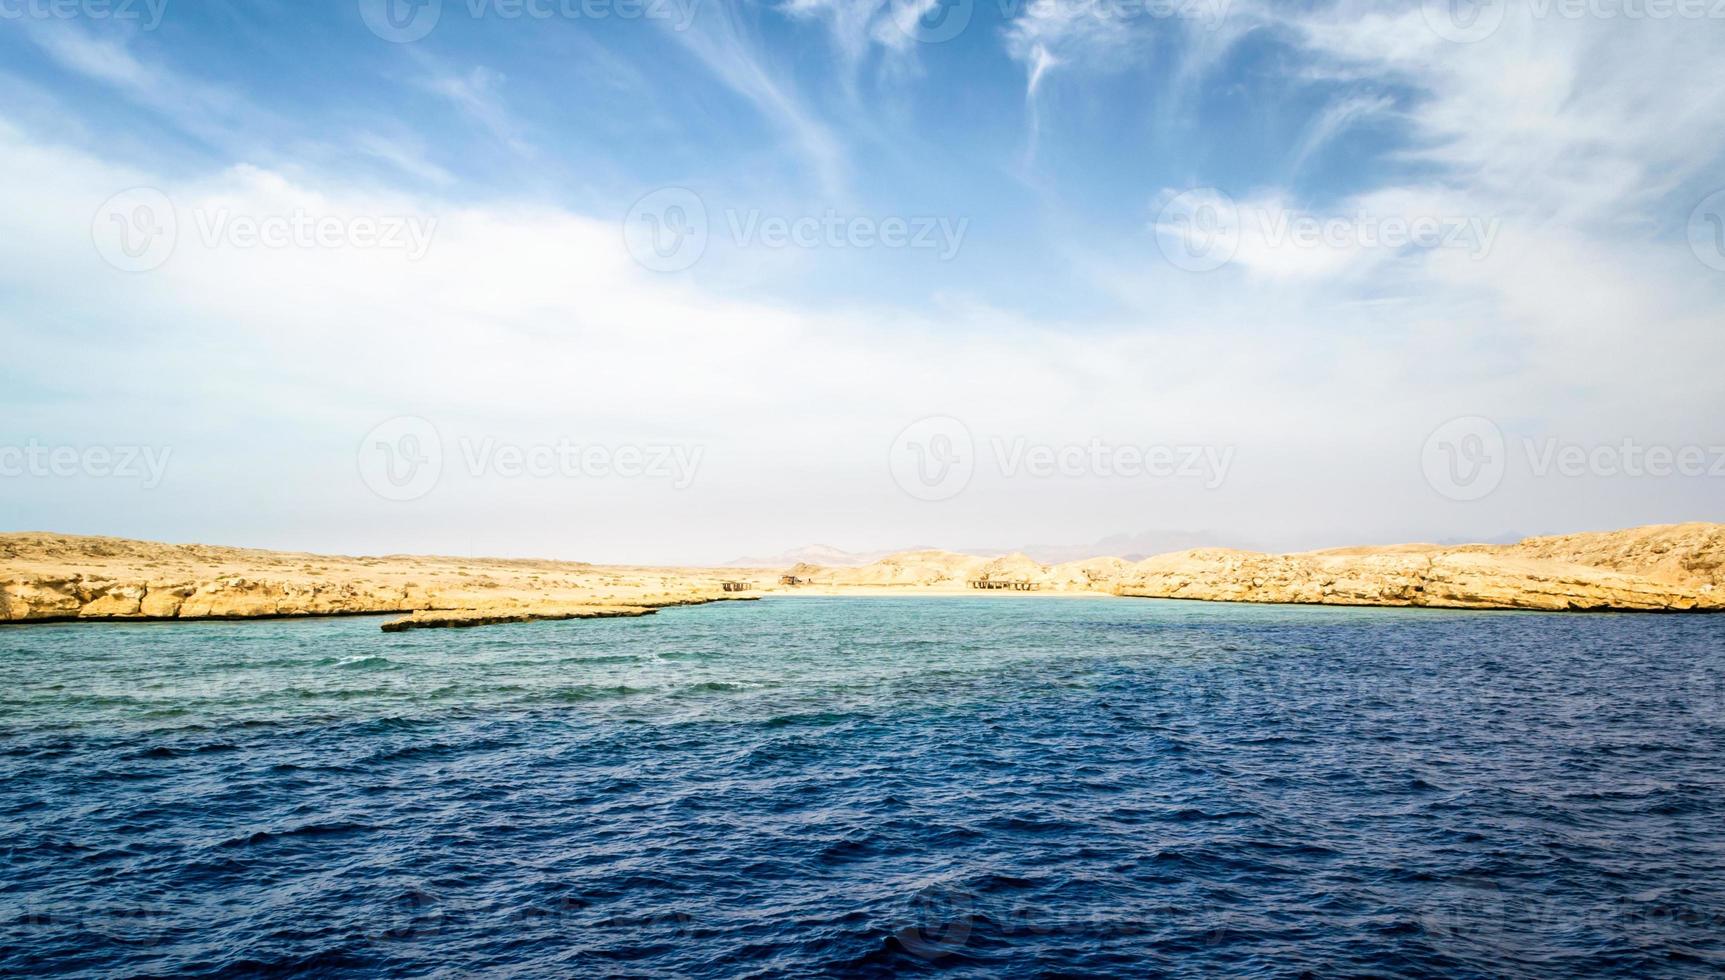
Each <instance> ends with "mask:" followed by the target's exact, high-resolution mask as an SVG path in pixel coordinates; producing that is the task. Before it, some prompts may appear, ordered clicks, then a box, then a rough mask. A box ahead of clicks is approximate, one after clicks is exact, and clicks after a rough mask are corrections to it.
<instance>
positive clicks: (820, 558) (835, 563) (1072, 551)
mask: <svg viewBox="0 0 1725 980" xmlns="http://www.w3.org/2000/svg"><path fill="white" fill-rule="evenodd" d="M1193 548H1239V549H1241V550H1244V551H1262V550H1264V549H1262V548H1260V547H1258V546H1256V545H1253V544H1251V543H1249V542H1242V541H1239V540H1237V539H1234V538H1231V537H1229V536H1227V535H1224V534H1217V533H1215V532H1212V531H1141V532H1139V533H1137V534H1110V535H1108V536H1107V537H1105V538H1101V539H1099V540H1097V541H1096V542H1094V543H1092V544H1030V545H1023V546H1021V547H1017V548H960V549H957V550H959V551H962V552H963V553H964V554H967V555H976V556H979V557H984V558H992V557H996V556H999V555H1009V554H1013V553H1022V554H1026V555H1029V556H1030V557H1031V558H1034V559H1036V560H1037V561H1039V562H1041V563H1043V564H1045V565H1055V564H1059V563H1060V562H1063V561H1077V560H1079V559H1081V558H1097V557H1109V558H1124V559H1126V560H1127V561H1139V560H1141V559H1144V558H1149V557H1150V556H1152V555H1166V554H1170V553H1172V552H1176V551H1189V550H1191V549H1193ZM926 550H930V548H929V546H927V545H920V546H918V545H911V546H908V547H904V548H890V549H887V550H885V551H846V550H844V549H843V548H835V547H833V546H832V545H825V544H812V545H808V546H806V547H802V548H793V549H792V550H790V551H786V552H784V553H782V554H777V555H771V556H767V557H748V558H738V559H737V560H735V561H732V562H727V563H726V564H727V565H728V566H730V567H735V568H789V567H790V566H792V565H796V564H799V563H805V562H806V563H807V564H810V565H824V566H826V567H828V568H856V567H859V566H862V565H868V564H871V563H873V562H877V561H879V560H881V559H882V558H885V557H886V556H887V555H895V554H898V553H899V552H903V551H926Z"/></svg>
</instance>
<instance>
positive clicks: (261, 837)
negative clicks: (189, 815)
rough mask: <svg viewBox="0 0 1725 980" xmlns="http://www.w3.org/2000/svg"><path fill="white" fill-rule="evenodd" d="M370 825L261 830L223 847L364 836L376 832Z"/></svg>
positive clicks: (233, 838) (342, 824)
mask: <svg viewBox="0 0 1725 980" xmlns="http://www.w3.org/2000/svg"><path fill="white" fill-rule="evenodd" d="M376 829H377V828H376V827H373V826H370V825H369V824H361V823H350V822H346V821H338V822H335V823H308V824H305V825H304V826H300V827H294V828H291V829H289V830H259V831H256V832H255V833H251V834H247V835H246V836H244V837H231V838H229V839H227V840H225V841H222V843H221V846H222V847H255V846H257V845H259V844H267V843H269V842H270V841H277V840H290V839H293V838H296V837H334V836H342V835H347V834H363V833H366V832H368V831H372V830H376Z"/></svg>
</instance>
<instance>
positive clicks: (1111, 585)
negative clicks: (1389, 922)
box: [0, 524, 1725, 632]
mask: <svg viewBox="0 0 1725 980" xmlns="http://www.w3.org/2000/svg"><path fill="white" fill-rule="evenodd" d="M769 594H780V595H783V594H804V595H807V594H816V595H882V594H886V595H920V594H941V595H977V596H998V595H1027V594H1028V595H1115V596H1127V597H1146V598H1164V599H1195V600H1206V601H1225V602H1262V603H1298V604H1318V605H1348V606H1416V607H1430V608H1441V609H1521V610H1541V611H1621V612H1712V611H1719V610H1721V609H1725V525H1720V524H1672V525H1658V526H1653V527H1644V528H1634V529H1630V530H1625V531H1612V532H1600V533H1591V534H1576V535H1564V536H1557V537H1543V538H1529V539H1527V540H1525V541H1522V542H1519V543H1517V544H1513V545H1465V546H1459V547H1444V546H1437V545H1397V546H1389V547H1380V548H1349V549H1337V550H1331V551H1317V552H1306V553H1302V554H1291V555H1266V554H1259V553H1256V552H1247V551H1232V550H1227V549H1198V550H1193V551H1185V552H1180V553H1177V554H1169V555H1158V556H1155V557H1152V558H1147V559H1144V560H1142V561H1136V562H1133V561H1127V560H1124V559H1120V558H1107V557H1102V558H1091V559H1085V560H1083V561H1076V562H1065V563H1061V564H1055V565H1044V564H1040V563H1038V562H1035V561H1033V560H1031V559H1030V558H1028V557H1026V556H1024V555H1004V556H996V557H978V556H972V555H960V554H954V553H952V552H944V551H914V552H904V553H901V554H896V555H890V556H888V557H886V558H883V559H881V560H880V561H877V562H874V563H872V564H869V565H864V566H861V567H855V568H826V567H820V566H813V565H797V566H794V567H792V568H788V569H771V570H766V569H714V568H646V567H634V566H598V565H588V564H584V563H580V562H556V561H538V560H526V559H486V558H460V557H427V556H403V555H395V556H385V557H375V558H372V557H340V556H327V555H310V554H299V553H288V552H272V551H258V550H249V549H240V548H217V547H209V546H203V545H168V544H157V543H153V542H146V541H130V540H125V539H117V538H98V537H75V536H68V535H57V534H41V533H23V534H0V623H44V622H68V621H77V622H138V621H170V620H171V621H192V620H212V619H262V618H283V617H298V616H344V615H368V614H372V615H375V614H388V613H394V614H399V615H400V616H401V617H402V618H400V619H397V620H393V621H391V622H389V623H387V624H385V625H384V627H383V628H384V629H385V630H386V631H389V632H398V631H401V630H408V629H424V628H435V627H465V626H481V625H490V624H495V623H508V622H525V621H531V620H566V619H593V618H608V617H619V616H645V615H650V614H651V613H653V612H654V611H656V610H658V609H663V608H666V607H669V606H680V605H691V604H700V603H706V602H716V601H734V600H739V599H745V600H746V599H753V598H757V597H759V596H762V595H769Z"/></svg>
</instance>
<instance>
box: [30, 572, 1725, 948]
mask: <svg viewBox="0 0 1725 980" xmlns="http://www.w3.org/2000/svg"><path fill="white" fill-rule="evenodd" d="M377 627H378V621H377V620H375V619H343V620H323V621H305V622H263V623H241V624H216V623H207V624H176V625H136V626H88V625H86V626H40V627H29V628H12V629H6V630H0V975H9V976H15V975H21V974H43V973H80V974H88V975H111V974H115V973H123V974H138V973H154V974H186V973H215V972H286V971H303V972H316V973H327V974H349V973H351V974H384V973H387V974H392V975H394V974H415V975H418V974H430V973H455V972H468V971H494V972H512V973H516V974H522V975H549V976H578V975H595V974H625V975H643V976H666V975H670V976H697V977H717V976H740V975H756V976H779V975H786V974H790V975H811V974H822V975H825V974H850V975H858V974H860V975H874V974H880V975H885V974H889V973H899V972H949V973H955V974H961V975H963V974H968V975H977V976H997V975H1003V974H1009V975H1038V974H1048V973H1061V972H1064V973H1079V974H1091V975H1096V974H1102V975H1118V976H1132V977H1138V976H1146V975H1156V974H1163V975H1182V976H1214V975H1220V974H1252V975H1261V976H1281V975H1291V974H1293V975H1297V974H1299V973H1301V972H1303V971H1310V972H1311V973H1312V974H1314V975H1319V976H1334V975H1338V974H1359V973H1371V974H1378V975H1391V976H1437V975H1467V976H1478V975H1486V974H1490V975H1512V976H1514V975H1520V976H1555V975H1577V974H1588V975H1602V974H1603V975H1617V976H1626V977H1628V976H1637V977H1639V976H1649V975H1661V976H1703V975H1708V976H1717V975H1719V973H1720V971H1722V970H1725V617H1698V616H1668V617H1637V616H1545V615H1520V614H1462V613H1453V614H1452V613H1436V612H1422V611H1406V610H1336V609H1315V608H1285V607H1253V606H1225V605H1202V604H1183V603H1172V602H1155V601H1141V600H1140V601H1135V600H1101V599H1098V600H1078V599H1074V600H1058V599H1039V598H977V599H953V600H944V599H911V600H890V599H783V600H768V601H763V602H752V603H733V604H723V605H718V606H710V607H703V608H691V609H673V610H667V611H665V612H663V613H660V614H659V615H657V616H653V617H648V618H645V619H639V620H610V621H596V622H571V623H541V624H526V625H516V626H499V627H490V628H485V629H479V630H461V631H426V632H418V633H403V634H384V633H382V632H380V631H379V630H378V628H377Z"/></svg>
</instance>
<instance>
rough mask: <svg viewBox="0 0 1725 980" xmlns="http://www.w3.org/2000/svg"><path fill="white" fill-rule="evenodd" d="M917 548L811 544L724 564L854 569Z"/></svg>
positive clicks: (735, 565) (749, 566) (736, 566)
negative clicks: (852, 548)
mask: <svg viewBox="0 0 1725 980" xmlns="http://www.w3.org/2000/svg"><path fill="white" fill-rule="evenodd" d="M917 550H922V549H918V548H914V547H913V548H891V549H888V550H886V551H846V550H844V549H843V548H835V547H833V546H832V545H829V544H811V545H805V546H804V547H801V548H792V549H791V550H790V551H786V552H783V553H781V554H777V555H771V556H768V557H765V558H738V559H737V560H735V561H731V562H726V563H725V565H726V567H728V568H789V567H790V566H792V565H797V564H803V563H807V564H810V565H824V566H826V567H828V568H856V567H859V566H862V565H868V564H871V563H873V562H877V561H880V560H881V559H882V558H885V557H886V556H887V555H896V554H898V553H899V552H901V551H917Z"/></svg>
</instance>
